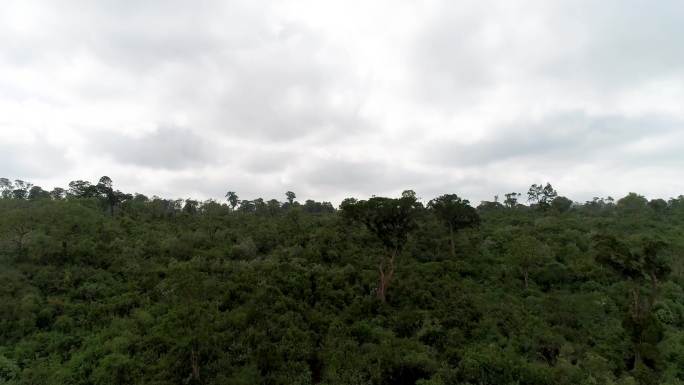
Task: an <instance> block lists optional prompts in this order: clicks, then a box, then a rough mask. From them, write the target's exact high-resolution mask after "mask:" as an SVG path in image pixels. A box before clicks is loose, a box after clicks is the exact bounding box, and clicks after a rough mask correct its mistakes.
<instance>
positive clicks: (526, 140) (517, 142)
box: [425, 112, 684, 166]
mask: <svg viewBox="0 0 684 385" xmlns="http://www.w3.org/2000/svg"><path fill="white" fill-rule="evenodd" d="M683 128H684V121H681V120H674V119H671V118H668V117H661V116H646V117H634V118H628V117H624V116H616V115H607V116H589V115H587V114H586V113H582V112H567V113H558V114H553V115H550V116H548V117H545V118H543V119H539V120H528V121H517V122H511V123H508V124H506V125H503V126H500V127H497V128H496V129H495V130H493V132H494V135H492V136H488V137H486V138H484V139H483V140H481V141H477V142H474V143H468V144H463V143H459V142H448V141H447V142H440V143H435V144H433V145H431V148H430V149H429V150H428V151H425V153H426V154H428V156H429V158H430V159H431V160H432V161H434V162H436V163H438V164H443V165H447V166H459V165H461V166H477V165H485V164H490V163H503V162H509V161H515V160H521V159H536V160H543V159H550V160H551V161H553V160H563V161H564V163H568V164H569V163H585V162H592V161H596V160H597V159H601V160H605V159H615V160H617V161H619V162H643V161H644V160H646V159H644V158H645V157H650V156H652V155H653V154H651V153H643V154H636V153H635V154H633V155H634V157H635V158H638V160H637V159H630V158H632V157H631V156H630V154H629V151H628V150H626V149H625V148H624V147H625V146H629V145H630V144H634V143H638V142H639V141H641V140H644V139H647V138H650V139H654V138H662V137H663V136H667V135H671V134H673V133H678V132H680V131H681V130H682V129H683ZM639 155H640V156H639ZM670 155H673V154H670ZM677 158H678V159H679V160H680V161H684V156H681V157H679V156H677Z"/></svg>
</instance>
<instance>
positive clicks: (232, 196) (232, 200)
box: [226, 191, 240, 211]
mask: <svg viewBox="0 0 684 385" xmlns="http://www.w3.org/2000/svg"><path fill="white" fill-rule="evenodd" d="M226 198H227V199H228V203H229V204H230V208H231V209H232V210H233V211H234V210H235V207H236V206H237V205H238V204H239V203H240V199H239V198H238V195H237V193H236V192H235V191H228V192H227V193H226Z"/></svg>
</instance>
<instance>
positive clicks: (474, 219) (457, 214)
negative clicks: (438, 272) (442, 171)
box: [428, 194, 480, 257]
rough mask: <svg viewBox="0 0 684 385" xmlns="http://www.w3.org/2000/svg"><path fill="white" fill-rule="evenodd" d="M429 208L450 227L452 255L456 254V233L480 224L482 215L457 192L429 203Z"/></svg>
mask: <svg viewBox="0 0 684 385" xmlns="http://www.w3.org/2000/svg"><path fill="white" fill-rule="evenodd" d="M428 209H429V210H430V211H432V212H434V214H435V216H437V218H439V219H440V220H441V221H442V222H444V223H445V224H446V226H447V228H448V229H449V244H450V246H451V248H450V249H451V256H452V257H455V256H456V244H455V240H454V233H456V232H458V231H460V230H462V229H465V228H468V227H474V226H477V225H479V224H480V216H479V215H478V214H477V210H475V209H474V208H473V207H472V206H470V202H469V201H468V200H467V199H461V198H459V196H458V195H456V194H445V195H442V196H439V197H437V198H435V199H433V200H431V201H430V202H429V203H428Z"/></svg>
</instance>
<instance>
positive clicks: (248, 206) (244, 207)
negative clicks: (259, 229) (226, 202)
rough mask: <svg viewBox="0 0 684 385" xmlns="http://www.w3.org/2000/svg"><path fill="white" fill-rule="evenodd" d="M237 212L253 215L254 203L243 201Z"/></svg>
mask: <svg viewBox="0 0 684 385" xmlns="http://www.w3.org/2000/svg"><path fill="white" fill-rule="evenodd" d="M238 210H240V211H242V212H246V213H253V212H254V211H255V210H256V205H255V204H254V201H250V200H247V199H243V200H241V201H240V208H239V209H238Z"/></svg>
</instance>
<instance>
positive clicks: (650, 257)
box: [593, 234, 671, 374]
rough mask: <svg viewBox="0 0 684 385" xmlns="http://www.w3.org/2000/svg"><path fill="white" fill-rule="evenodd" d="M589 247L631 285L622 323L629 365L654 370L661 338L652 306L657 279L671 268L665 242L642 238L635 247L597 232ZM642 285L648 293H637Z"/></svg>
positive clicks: (601, 262)
mask: <svg viewBox="0 0 684 385" xmlns="http://www.w3.org/2000/svg"><path fill="white" fill-rule="evenodd" d="M593 247H594V251H595V258H596V261H597V262H598V263H599V264H601V265H604V266H606V267H608V268H610V269H611V270H612V271H613V272H614V273H615V274H616V275H617V276H618V277H620V278H622V279H623V280H625V281H627V282H628V283H629V285H630V287H631V289H630V314H629V317H628V318H627V320H626V322H624V323H623V326H624V327H625V328H626V329H627V330H628V331H629V334H630V336H631V339H632V343H633V346H634V361H633V368H634V369H635V370H638V369H641V370H647V371H650V372H652V374H655V373H656V372H657V365H656V364H655V362H657V361H658V348H657V345H658V343H659V342H660V340H661V339H662V331H659V323H658V321H657V320H656V318H655V316H654V314H653V309H654V304H655V301H656V299H657V296H658V289H659V283H660V282H662V281H663V280H664V279H665V278H666V277H667V276H668V275H669V274H670V271H671V269H670V266H669V264H668V262H667V260H666V259H665V258H664V256H663V251H664V250H665V249H666V248H667V247H668V245H667V244H666V243H665V242H663V241H660V240H656V239H650V238H646V239H644V240H642V242H641V247H640V248H639V249H634V248H630V247H629V246H628V245H627V244H625V243H624V242H622V241H621V240H619V239H618V238H616V237H615V236H613V235H606V234H597V235H595V236H594V237H593ZM644 286H647V287H648V290H649V291H650V293H649V295H646V296H643V295H642V294H641V293H642V291H643V290H644V289H645V288H644Z"/></svg>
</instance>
